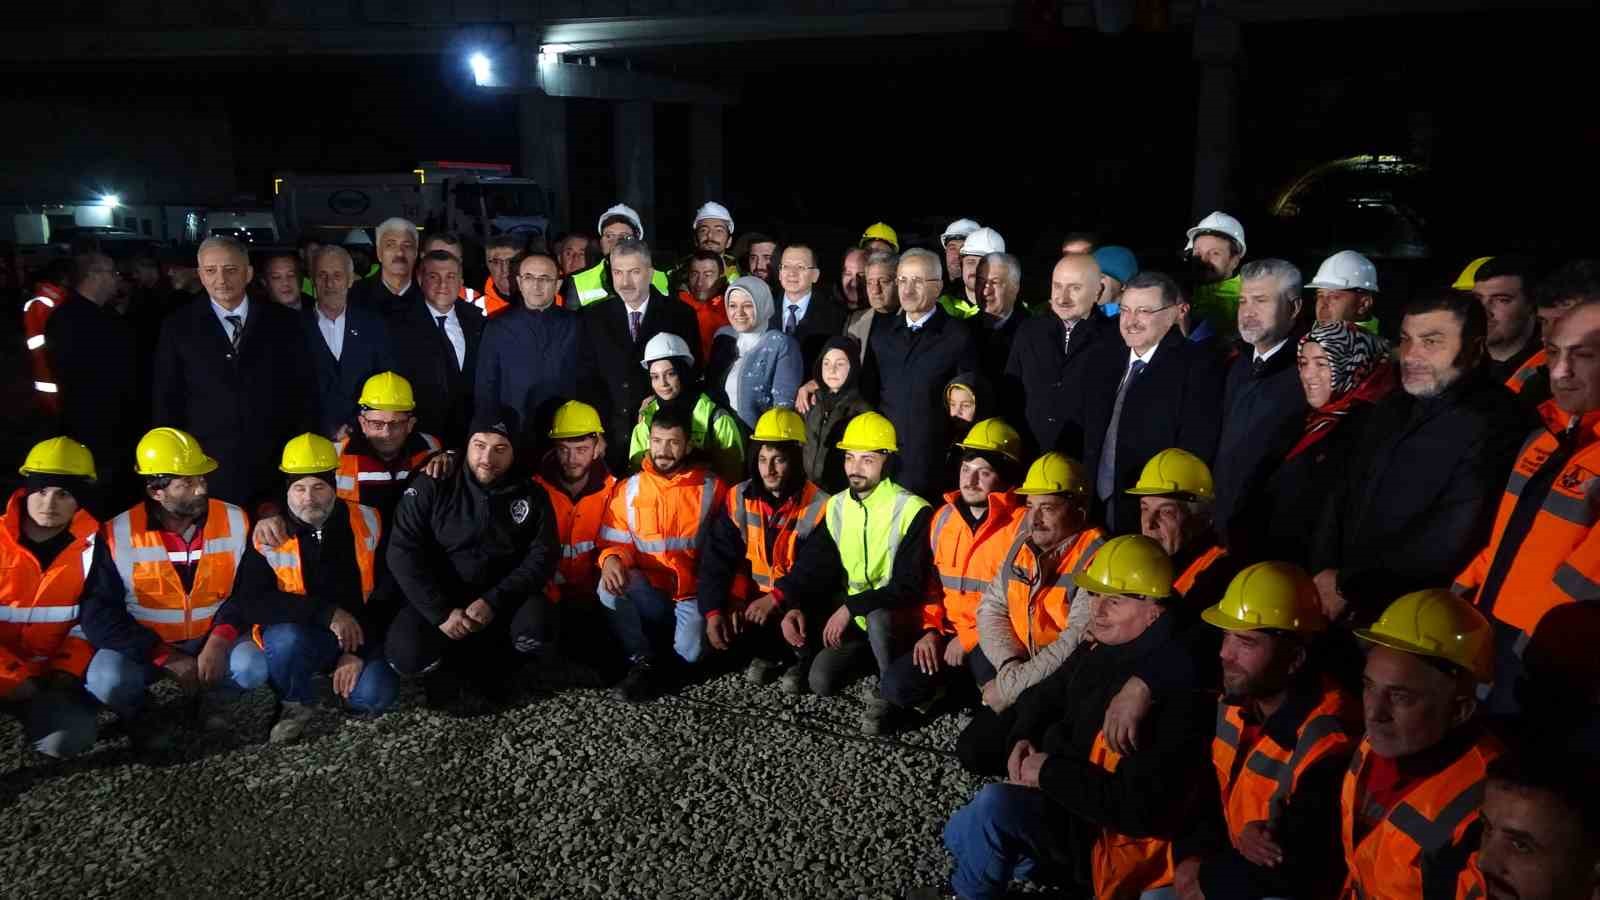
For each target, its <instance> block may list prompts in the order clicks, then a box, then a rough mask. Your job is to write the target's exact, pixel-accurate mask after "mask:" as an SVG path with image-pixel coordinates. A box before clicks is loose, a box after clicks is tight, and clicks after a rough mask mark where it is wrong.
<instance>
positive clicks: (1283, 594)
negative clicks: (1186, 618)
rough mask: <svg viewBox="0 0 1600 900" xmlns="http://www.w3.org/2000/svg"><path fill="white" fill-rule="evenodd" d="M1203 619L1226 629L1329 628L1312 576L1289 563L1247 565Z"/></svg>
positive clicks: (1303, 630)
mask: <svg viewBox="0 0 1600 900" xmlns="http://www.w3.org/2000/svg"><path fill="white" fill-rule="evenodd" d="M1200 618H1202V619H1204V620H1205V621H1206V622H1208V623H1210V624H1211V625H1214V626H1216V627H1217V628H1221V629H1222V630H1224V631H1260V630H1265V629H1271V630H1274V631H1292V632H1295V633H1297V634H1314V633H1316V632H1319V631H1322V630H1324V629H1326V628H1327V627H1328V620H1327V617H1326V616H1324V615H1323V613H1322V607H1321V606H1320V605H1318V603H1317V587H1316V584H1315V583H1313V582H1312V580H1311V576H1310V575H1307V574H1306V572H1305V570H1304V569H1301V568H1300V567H1299V566H1297V565H1294V564H1293V563H1286V562H1262V563H1256V564H1255V565H1253V566H1249V567H1247V568H1245V569H1244V570H1243V571H1241V572H1240V573H1239V574H1238V575H1235V576H1234V577H1233V581H1231V582H1229V583H1228V590H1227V592H1226V593H1224V594H1223V595H1222V600H1220V601H1219V602H1218V603H1217V604H1216V605H1215V606H1212V607H1209V608H1207V609H1205V610H1204V611H1202V612H1201V613H1200Z"/></svg>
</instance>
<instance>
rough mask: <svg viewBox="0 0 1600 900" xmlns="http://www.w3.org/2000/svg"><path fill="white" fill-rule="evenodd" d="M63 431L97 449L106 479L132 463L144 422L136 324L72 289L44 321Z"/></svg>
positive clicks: (97, 461)
mask: <svg viewBox="0 0 1600 900" xmlns="http://www.w3.org/2000/svg"><path fill="white" fill-rule="evenodd" d="M44 336H45V350H46V352H47V353H48V354H49V356H50V370H51V373H52V374H53V375H54V376H55V380H56V387H57V388H58V390H59V393H58V394H57V399H58V400H59V402H60V404H61V433H62V434H65V435H67V436H68V437H72V438H75V439H77V440H78V441H80V442H81V443H82V444H83V445H84V446H86V447H88V448H89V451H90V452H91V453H93V454H94V460H95V465H96V467H97V468H98V470H99V473H100V477H101V479H102V480H107V479H110V478H113V477H115V476H116V475H119V474H120V473H122V472H124V471H126V470H127V468H128V463H129V460H130V459H132V457H133V445H134V442H135V441H137V440H138V437H139V435H138V432H139V427H140V426H141V425H142V424H144V422H143V416H141V415H140V412H141V410H140V408H139V405H138V402H137V398H138V393H137V388H138V380H137V378H135V376H134V373H135V372H136V371H137V369H138V364H137V361H136V360H137V355H136V351H135V344H134V341H135V338H134V330H133V328H132V327H131V326H130V325H129V324H128V322H127V321H126V320H124V319H123V318H122V316H120V315H118V314H117V312H116V311H115V310H113V309H111V308H110V307H109V306H99V305H97V304H95V303H94V301H92V300H90V299H88V298H87V297H84V296H83V295H82V294H78V293H73V294H72V295H71V296H70V297H68V298H67V302H65V303H63V304H62V305H61V308H60V309H57V310H56V311H55V312H54V313H52V314H51V316H50V321H49V322H48V323H47V324H46V325H45V329H44Z"/></svg>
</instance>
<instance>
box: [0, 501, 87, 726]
mask: <svg viewBox="0 0 1600 900" xmlns="http://www.w3.org/2000/svg"><path fill="white" fill-rule="evenodd" d="M26 501H27V492H26V491H25V490H23V489H18V490H17V491H15V492H14V493H13V494H12V495H11V499H10V500H9V502H8V503H7V505H6V510H5V517H4V520H3V521H0V647H3V648H5V649H6V650H9V651H11V652H12V653H14V654H16V655H17V656H18V657H21V658H23V659H26V660H30V661H31V662H33V663H34V664H35V666H34V669H35V670H34V671H33V672H30V673H27V674H29V675H33V674H39V673H40V672H42V671H43V669H44V668H46V667H49V668H54V669H59V670H61V671H65V672H69V673H71V674H73V675H76V676H79V677H81V676H82V675H83V673H84V670H85V669H86V668H87V667H88V665H89V657H90V656H91V655H92V653H93V651H92V650H91V648H90V647H89V644H88V642H87V641H85V640H84V639H83V636H82V629H81V628H80V627H79V625H78V618H79V615H80V613H81V609H80V606H79V603H80V599H81V597H82V595H83V586H84V582H85V581H86V579H87V578H88V577H89V569H90V566H91V565H92V563H93V561H94V548H95V542H96V541H97V540H98V535H97V532H98V529H99V526H100V523H99V522H96V521H95V519H94V517H93V516H91V515H90V514H89V513H88V512H87V511H85V510H83V509H79V510H78V512H77V513H76V514H75V515H74V516H73V518H72V521H71V523H69V525H68V526H67V528H68V534H69V535H70V536H71V539H72V540H71V542H70V543H69V544H68V545H67V546H66V547H65V548H64V549H63V550H62V551H61V552H60V553H58V554H56V556H55V558H54V559H53V560H51V561H50V564H49V565H48V566H44V567H41V566H40V565H39V560H38V558H37V557H35V556H34V555H33V553H32V552H30V551H29V550H28V549H27V548H25V547H24V546H23V543H22V521H23V518H24V517H26V516H27V514H28V513H27V504H26ZM6 682H7V679H6V678H5V677H4V676H0V696H5V695H6V694H8V693H9V692H10V690H11V689H12V688H13V687H14V686H15V684H8V683H6ZM18 683H20V682H18Z"/></svg>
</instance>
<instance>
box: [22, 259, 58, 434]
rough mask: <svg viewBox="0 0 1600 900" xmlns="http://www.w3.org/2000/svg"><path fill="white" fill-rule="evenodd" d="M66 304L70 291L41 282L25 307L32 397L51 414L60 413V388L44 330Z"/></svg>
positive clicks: (24, 326) (23, 315) (23, 311)
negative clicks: (31, 376) (53, 316)
mask: <svg viewBox="0 0 1600 900" xmlns="http://www.w3.org/2000/svg"><path fill="white" fill-rule="evenodd" d="M66 301H67V291H66V289H65V288H62V287H59V286H57V285H54V284H50V283H49V282H43V281H41V282H40V283H39V284H38V285H37V286H36V287H35V288H34V295H33V296H32V297H30V298H28V302H26V303H24V304H22V332H23V334H24V335H26V337H27V342H28V362H29V364H30V365H31V366H32V368H33V395H34V401H35V402H37V403H38V404H39V409H40V410H41V411H43V412H45V413H47V414H49V415H56V414H57V413H59V412H60V411H61V395H60V391H61V388H60V386H59V385H58V384H57V383H56V376H55V371H54V370H53V369H51V368H50V350H49V348H48V347H46V346H45V345H44V327H45V325H46V324H48V323H49V321H50V316H51V314H52V313H54V312H55V311H56V307H58V306H60V305H61V304H63V303H65V302H66Z"/></svg>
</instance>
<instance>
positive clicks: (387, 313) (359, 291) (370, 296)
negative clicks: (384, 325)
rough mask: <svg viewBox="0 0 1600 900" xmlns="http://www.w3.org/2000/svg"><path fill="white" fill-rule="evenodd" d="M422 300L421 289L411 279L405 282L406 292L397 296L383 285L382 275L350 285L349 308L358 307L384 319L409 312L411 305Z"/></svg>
mask: <svg viewBox="0 0 1600 900" xmlns="http://www.w3.org/2000/svg"><path fill="white" fill-rule="evenodd" d="M421 299H422V287H421V286H420V285H418V284H417V283H416V281H415V279H413V280H412V281H408V282H406V292H405V293H404V294H401V295H399V296H396V295H395V293H394V292H393V291H391V290H389V286H388V285H386V284H384V283H383V273H382V272H381V271H380V272H379V273H377V274H375V275H371V276H369V277H367V278H362V279H360V280H358V281H357V282H356V283H355V284H352V285H350V299H349V303H350V305H351V306H360V307H363V308H365V309H369V310H372V311H373V312H375V313H377V314H378V315H380V316H382V317H384V318H385V319H390V318H393V317H395V316H398V315H400V314H401V313H404V312H406V311H407V310H409V309H410V308H411V306H412V304H413V303H415V302H416V301H419V300H421Z"/></svg>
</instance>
